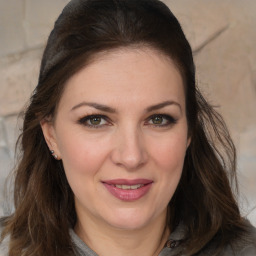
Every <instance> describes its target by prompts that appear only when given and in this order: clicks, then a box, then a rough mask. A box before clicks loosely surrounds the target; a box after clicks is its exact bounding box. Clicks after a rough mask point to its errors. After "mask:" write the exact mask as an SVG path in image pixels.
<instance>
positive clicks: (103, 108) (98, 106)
mask: <svg viewBox="0 0 256 256" xmlns="http://www.w3.org/2000/svg"><path fill="white" fill-rule="evenodd" d="M170 105H176V106H178V107H179V109H180V111H181V112H182V108H181V105H180V104H179V103H177V102H175V101H170V100H168V101H164V102H161V103H158V104H156V105H152V106H149V107H147V108H146V110H145V112H152V111H154V110H158V109H161V108H164V107H166V106H170ZM83 106H89V107H93V108H95V109H98V110H101V111H104V112H108V113H116V112H117V111H116V109H115V108H112V107H109V106H107V105H103V104H99V103H95V102H85V101H83V102H81V103H79V104H77V105H75V106H74V107H72V109H71V111H73V110H75V109H77V108H80V107H83Z"/></svg>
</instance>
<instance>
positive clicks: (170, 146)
mask: <svg viewBox="0 0 256 256" xmlns="http://www.w3.org/2000/svg"><path fill="white" fill-rule="evenodd" d="M152 145H155V146H153V147H151V155H152V158H153V159H154V161H155V163H156V165H157V166H159V167H161V170H162V171H164V172H166V174H167V175H168V174H169V175H173V173H174V172H181V171H182V168H183V163H184V158H185V155H186V150H187V139H186V136H183V134H171V135H170V136H168V137H165V138H163V139H162V140H160V141H157V145H156V143H152Z"/></svg>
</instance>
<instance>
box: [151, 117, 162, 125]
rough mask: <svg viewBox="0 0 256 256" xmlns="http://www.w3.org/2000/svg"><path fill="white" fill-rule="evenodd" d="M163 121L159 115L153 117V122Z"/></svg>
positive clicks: (159, 122)
mask: <svg viewBox="0 0 256 256" xmlns="http://www.w3.org/2000/svg"><path fill="white" fill-rule="evenodd" d="M162 122H163V118H162V117H161V116H156V117H154V119H153V123H154V124H161V123H162Z"/></svg>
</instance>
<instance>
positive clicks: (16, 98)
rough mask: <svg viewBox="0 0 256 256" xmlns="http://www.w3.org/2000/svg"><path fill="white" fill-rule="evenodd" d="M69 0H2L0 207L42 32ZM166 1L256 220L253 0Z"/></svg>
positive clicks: (244, 204)
mask: <svg viewBox="0 0 256 256" xmlns="http://www.w3.org/2000/svg"><path fill="white" fill-rule="evenodd" d="M67 2H69V1H68V0H54V1H51V0H44V1H41V0H8V1H6V0H0V215H3V214H6V213H7V211H8V207H7V206H6V204H4V196H3V188H4V180H5V178H6V177H7V175H8V174H9V173H10V171H11V170H12V168H13V165H14V148H15V141H16V139H17V136H18V134H19V128H20V124H21V121H17V120H18V119H17V118H18V114H19V113H20V111H21V110H22V109H24V106H25V105H26V102H27V101H28V99H29V96H30V94H31V92H32V90H33V88H34V87H35V85H36V83H37V76H38V70H39V65H40V58H41V56H42V51H43V47H44V45H45V43H46V40H47V36H48V34H49V32H50V30H51V29H52V27H53V23H54V21H55V19H56V18H57V15H58V14H59V13H60V11H61V9H62V8H63V7H64V5H65V4H66V3H67ZM164 2H165V3H167V4H168V5H169V6H170V8H171V10H172V11H173V12H174V14H175V15H176V16H177V17H178V19H179V20H180V22H181V24H182V26H183V29H184V31H185V34H186V35H187V37H188V39H189V41H190V42H191V45H192V48H193V51H194V56H195V62H196V66H197V81H198V85H199V87H200V88H201V90H202V91H203V93H204V94H205V95H206V97H207V98H208V100H209V101H210V102H211V103H212V104H213V105H214V106H216V107H217V108H218V110H219V111H220V112H221V113H222V115H223V116H224V119H225V120H226V122H227V124H228V127H229V128H230V131H231V134H232V137H233V138H234V141H235V144H236V146H237V149H238V172H239V183H240V189H241V196H240V202H241V203H240V204H241V208H242V212H243V214H244V215H246V216H248V218H249V219H250V220H251V221H252V223H253V224H254V225H256V209H254V210H253V208H254V207H255V206H256V114H255V111H256V43H255V42H256V30H255V27H256V15H255V13H256V1H255V0H215V1H211V0H179V1H177V0H176V1H175V0H165V1H164ZM19 120H20V119H19ZM9 186H10V185H9Z"/></svg>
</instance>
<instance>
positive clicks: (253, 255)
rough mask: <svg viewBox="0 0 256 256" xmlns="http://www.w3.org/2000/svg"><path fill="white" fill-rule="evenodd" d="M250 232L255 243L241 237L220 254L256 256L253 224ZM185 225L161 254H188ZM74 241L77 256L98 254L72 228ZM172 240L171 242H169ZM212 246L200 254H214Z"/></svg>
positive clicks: (255, 230)
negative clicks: (185, 244)
mask: <svg viewBox="0 0 256 256" xmlns="http://www.w3.org/2000/svg"><path fill="white" fill-rule="evenodd" d="M249 233H250V234H252V235H253V237H254V239H255V242H254V243H253V244H246V243H245V242H241V239H239V240H238V241H237V242H236V243H234V244H233V245H227V246H226V247H225V248H224V250H223V251H222V252H221V254H219V255H218V256H256V229H255V228H254V227H252V226H251V229H250V230H249ZM184 234H185V227H184V226H183V225H180V226H178V227H177V229H176V230H175V231H174V232H173V233H172V234H171V235H170V237H169V239H168V241H167V243H166V246H165V247H164V248H163V249H162V251H161V252H160V254H159V256H186V254H184V253H183V250H184V247H183V246H182V243H181V241H182V239H183V238H184ZM70 235H71V238H72V241H73V243H74V245H75V248H76V255H75V256H98V255H97V254H96V253H95V252H94V251H92V250H91V249H90V248H89V247H88V246H87V245H86V244H85V243H84V242H83V241H82V240H81V239H80V238H79V237H78V236H77V235H76V234H75V232H74V231H73V230H70ZM169 242H170V243H169ZM212 255H213V254H212V252H211V248H209V249H208V250H205V251H203V252H201V253H199V254H198V256H212Z"/></svg>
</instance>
